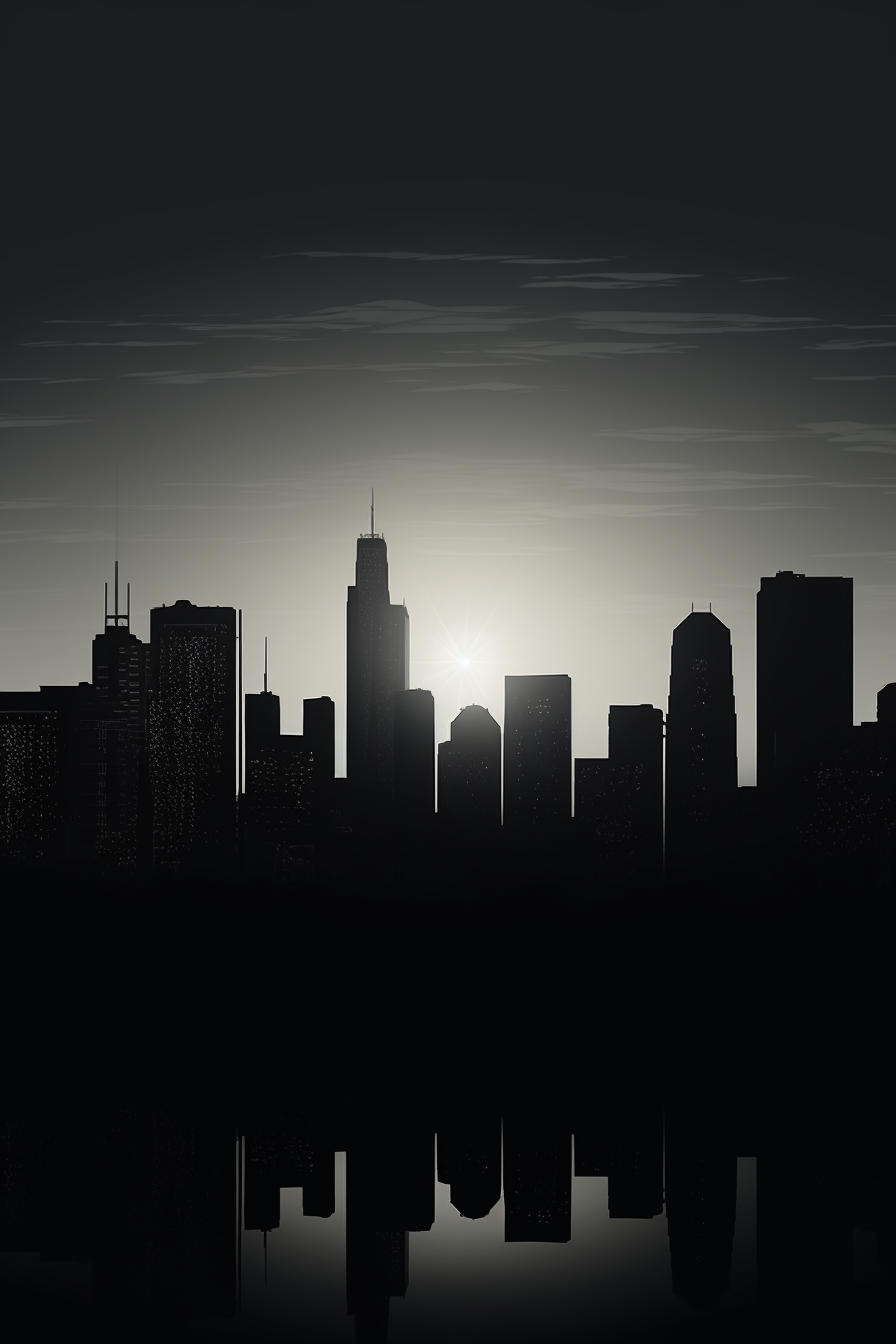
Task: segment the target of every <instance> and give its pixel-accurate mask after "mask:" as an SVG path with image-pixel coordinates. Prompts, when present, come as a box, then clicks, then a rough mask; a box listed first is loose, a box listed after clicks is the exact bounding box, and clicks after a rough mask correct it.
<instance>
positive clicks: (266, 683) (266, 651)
mask: <svg viewBox="0 0 896 1344" xmlns="http://www.w3.org/2000/svg"><path fill="white" fill-rule="evenodd" d="M264 689H265V691H267V689H268V637H267V635H265V637H264Z"/></svg>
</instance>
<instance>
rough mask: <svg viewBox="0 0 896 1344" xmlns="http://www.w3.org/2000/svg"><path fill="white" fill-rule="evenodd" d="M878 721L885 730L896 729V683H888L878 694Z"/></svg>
mask: <svg viewBox="0 0 896 1344" xmlns="http://www.w3.org/2000/svg"><path fill="white" fill-rule="evenodd" d="M877 721H878V723H881V724H883V725H884V727H885V728H896V681H891V682H888V683H887V685H886V686H883V687H882V688H881V689H880V690H879V691H878V693H877Z"/></svg>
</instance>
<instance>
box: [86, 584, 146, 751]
mask: <svg viewBox="0 0 896 1344" xmlns="http://www.w3.org/2000/svg"><path fill="white" fill-rule="evenodd" d="M104 606H105V618H104V628H103V632H102V634H99V635H96V636H95V637H94V640H93V647H92V650H91V666H92V674H93V684H94V686H95V687H96V689H97V695H98V697H99V699H100V700H102V701H104V702H108V703H110V704H117V705H120V706H122V707H123V708H124V710H125V713H126V716H127V719H128V722H129V724H130V725H131V726H132V728H133V729H134V731H136V732H142V733H144V734H145V732H146V678H147V672H148V667H149V645H148V644H144V642H143V640H142V639H138V638H137V636H136V635H134V634H132V633H131V628H130V620H131V585H130V584H128V586H127V604H126V607H125V610H124V611H123V612H121V611H119V609H118V608H119V601H118V561H117V560H116V562H115V590H114V610H113V611H109V589H108V584H107V585H106V601H105V603H104Z"/></svg>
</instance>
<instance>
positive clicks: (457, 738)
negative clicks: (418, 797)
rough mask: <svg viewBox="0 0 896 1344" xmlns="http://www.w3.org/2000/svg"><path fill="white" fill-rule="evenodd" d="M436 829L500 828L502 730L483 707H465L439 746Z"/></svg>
mask: <svg viewBox="0 0 896 1344" xmlns="http://www.w3.org/2000/svg"><path fill="white" fill-rule="evenodd" d="M439 825H440V826H442V827H443V828H447V827H450V828H451V830H453V831H454V830H463V831H468V832H473V831H476V832H479V831H484V830H485V831H487V830H497V829H498V828H499V827H500V825H501V729H500V728H499V727H498V724H497V723H496V722H495V720H494V719H493V718H492V716H491V714H489V712H488V710H487V709H484V708H483V707H482V705H467V706H466V707H465V708H464V709H462V710H461V711H460V713H459V714H458V716H457V718H456V719H454V720H453V722H452V724H451V738H450V740H449V741H448V742H440V743H439Z"/></svg>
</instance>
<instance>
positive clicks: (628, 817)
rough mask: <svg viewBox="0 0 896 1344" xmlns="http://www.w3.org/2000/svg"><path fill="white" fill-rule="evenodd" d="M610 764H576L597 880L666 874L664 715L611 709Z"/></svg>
mask: <svg viewBox="0 0 896 1344" xmlns="http://www.w3.org/2000/svg"><path fill="white" fill-rule="evenodd" d="M609 725H610V755H609V759H608V760H601V759H595V758H591V759H589V758H577V759H576V762H575V811H576V836H577V840H578V842H579V849H580V852H581V854H582V856H583V858H584V859H585V860H586V862H587V863H588V864H589V866H590V867H591V868H592V869H593V872H594V874H595V876H596V877H598V878H599V879H601V878H604V879H605V878H611V879H618V878H622V877H628V876H632V875H634V874H635V873H641V874H645V875H650V876H653V877H660V876H661V875H662V870H663V712H662V710H661V709H656V708H654V706H653V705H611V706H610V716H609Z"/></svg>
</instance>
